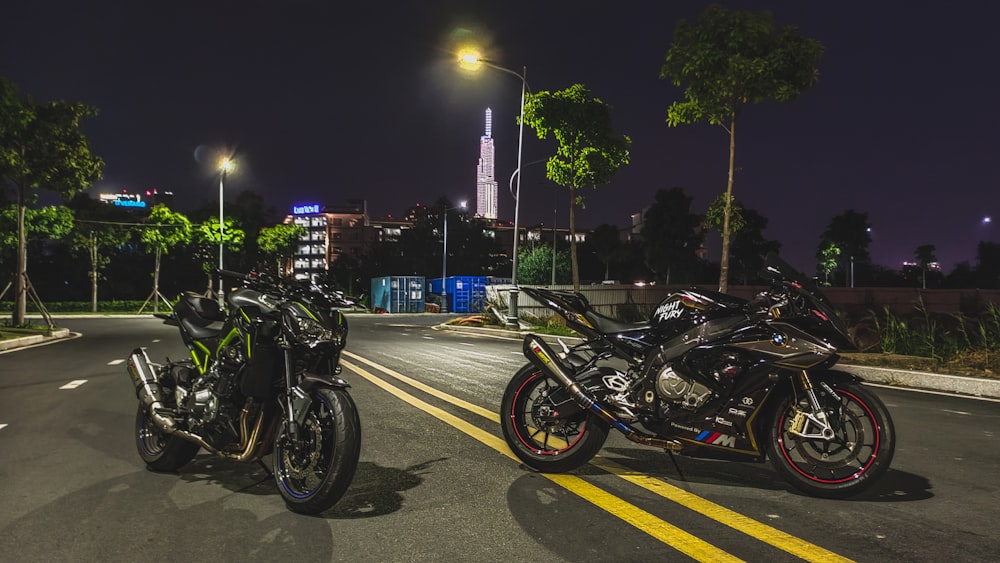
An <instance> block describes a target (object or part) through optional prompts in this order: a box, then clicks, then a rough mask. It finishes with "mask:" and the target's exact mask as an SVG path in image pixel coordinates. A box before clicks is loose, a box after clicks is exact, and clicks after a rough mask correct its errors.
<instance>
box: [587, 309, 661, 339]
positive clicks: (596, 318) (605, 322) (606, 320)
mask: <svg viewBox="0 0 1000 563" xmlns="http://www.w3.org/2000/svg"><path fill="white" fill-rule="evenodd" d="M587 320H589V321H590V322H591V323H592V324H593V325H594V328H596V329H597V330H599V331H600V332H603V333H604V334H614V333H617V332H628V331H632V330H643V329H647V328H649V327H650V324H649V321H640V322H637V323H632V322H626V321H619V320H618V319H613V318H611V317H605V316H604V315H602V314H600V313H598V312H595V311H590V312H588V313H587Z"/></svg>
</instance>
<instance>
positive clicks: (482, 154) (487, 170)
mask: <svg viewBox="0 0 1000 563" xmlns="http://www.w3.org/2000/svg"><path fill="white" fill-rule="evenodd" d="M495 160H496V158H495V153H494V148H493V110H491V109H490V108H486V134H485V135H483V136H482V137H480V138H479V166H478V167H477V168H476V215H479V216H480V217H483V218H486V219H496V218H497V181H496V177H495V175H494V164H495Z"/></svg>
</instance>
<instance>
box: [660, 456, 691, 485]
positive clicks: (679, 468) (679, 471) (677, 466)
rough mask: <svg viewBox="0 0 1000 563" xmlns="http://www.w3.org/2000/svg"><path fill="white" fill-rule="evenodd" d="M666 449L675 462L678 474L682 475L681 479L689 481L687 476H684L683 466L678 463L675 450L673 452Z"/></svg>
mask: <svg viewBox="0 0 1000 563" xmlns="http://www.w3.org/2000/svg"><path fill="white" fill-rule="evenodd" d="M664 451H665V452H667V455H668V456H670V461H672V462H673V463H674V469H676V470H677V476H678V477H680V480H681V481H687V478H686V477H684V472H683V471H681V466H680V465H679V464H678V463H677V458H676V457H674V452H672V451H670V450H664Z"/></svg>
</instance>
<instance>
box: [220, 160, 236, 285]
mask: <svg viewBox="0 0 1000 563" xmlns="http://www.w3.org/2000/svg"><path fill="white" fill-rule="evenodd" d="M234 166H235V163H234V162H233V160H232V159H231V158H229V157H226V158H223V159H222V162H221V163H220V164H219V172H220V174H219V269H220V270H221V269H222V240H223V235H224V232H223V227H222V185H223V183H225V181H226V172H229V171H230V170H232V169H233V167H234ZM219 303H220V304H221V303H222V276H219Z"/></svg>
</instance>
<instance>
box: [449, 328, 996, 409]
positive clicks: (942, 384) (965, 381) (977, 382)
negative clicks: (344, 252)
mask: <svg viewBox="0 0 1000 563" xmlns="http://www.w3.org/2000/svg"><path fill="white" fill-rule="evenodd" d="M434 328H435V329H439V330H451V331H455V332H465V333H468V334H476V335H480V336H493V337H501V338H511V339H517V340H519V339H521V338H523V337H524V335H525V334H526V333H527V332H528V331H520V332H519V331H516V330H506V329H498V328H481V327H466V326H455V325H443V324H442V325H437V326H435V327H434ZM538 336H541V337H542V339H543V340H545V341H546V342H549V343H554V342H555V341H556V339H557V338H560V339H562V340H567V341H568V340H576V341H579V340H581V339H579V338H574V337H566V336H561V337H556V336H549V335H544V334H540V335H538ZM835 367H836V369H839V370H842V371H845V372H847V373H850V374H852V375H855V376H857V377H859V378H861V379H862V380H863V381H864V382H865V383H877V384H880V385H886V386H891V387H900V388H909V389H919V390H924V391H937V392H942V393H954V394H956V395H968V396H971V397H983V398H988V399H1000V380H998V379H986V378H979V377H962V376H958V375H945V374H940V373H931V372H923V371H909V370H901V369H892V368H882V367H874V366H863V365H857V364H848V363H843V362H841V363H838V364H837V365H836V366H835Z"/></svg>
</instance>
